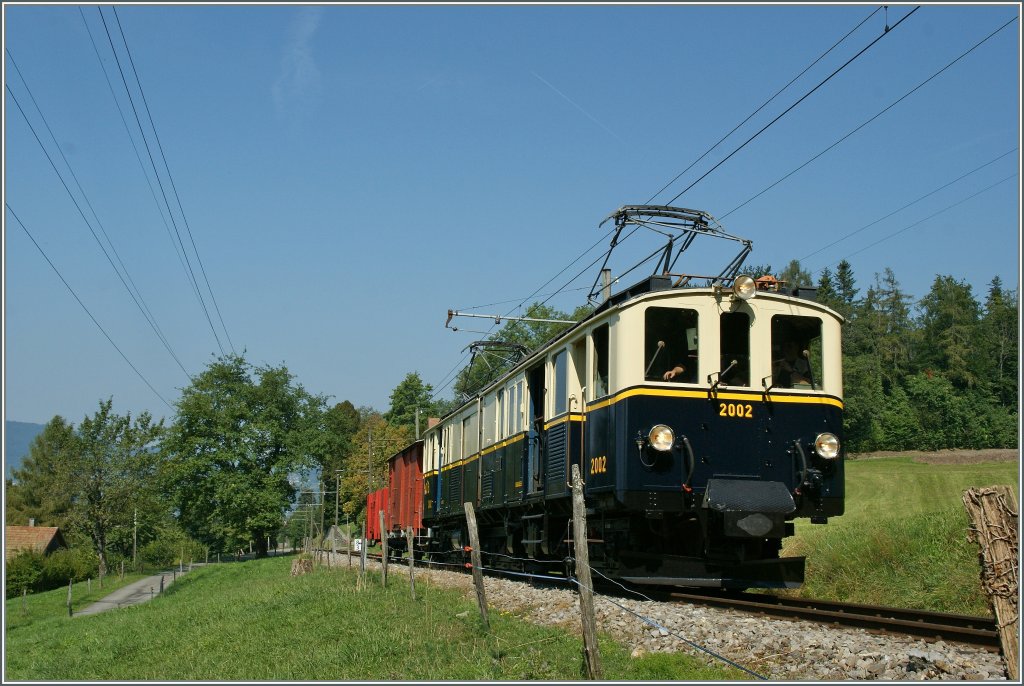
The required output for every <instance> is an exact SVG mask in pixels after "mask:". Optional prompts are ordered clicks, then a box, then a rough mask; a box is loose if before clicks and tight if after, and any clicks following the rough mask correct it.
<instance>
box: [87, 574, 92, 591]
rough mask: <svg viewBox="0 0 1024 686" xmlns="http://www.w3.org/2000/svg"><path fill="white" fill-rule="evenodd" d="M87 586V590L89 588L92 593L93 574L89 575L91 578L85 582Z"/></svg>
mask: <svg viewBox="0 0 1024 686" xmlns="http://www.w3.org/2000/svg"><path fill="white" fill-rule="evenodd" d="M85 587H86V590H87V591H88V592H89V593H92V577H91V576H90V577H89V579H88V580H87V581H86V582H85Z"/></svg>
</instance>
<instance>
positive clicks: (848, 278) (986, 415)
mask: <svg viewBox="0 0 1024 686" xmlns="http://www.w3.org/2000/svg"><path fill="white" fill-rule="evenodd" d="M744 271H745V272H746V273H752V274H753V275H755V276H758V275H760V274H765V273H771V271H772V270H771V268H770V266H767V265H759V266H751V267H748V268H746V269H744ZM780 278H781V279H782V280H783V281H784V282H786V283H788V285H790V286H806V285H812V283H813V280H812V277H811V275H810V274H809V273H807V272H806V271H805V270H803V269H802V268H801V266H800V264H799V262H797V261H793V262H790V263H789V264H788V265H787V267H786V268H785V269H784V270H783V271H782V273H781V274H780ZM816 286H817V299H818V301H820V302H822V303H823V304H825V305H827V306H829V307H831V308H832V309H834V310H836V311H837V312H838V313H839V314H841V315H842V316H843V317H844V318H845V323H844V325H843V329H842V337H843V338H842V349H843V366H844V402H845V408H846V413H845V441H846V446H847V449H848V450H849V451H851V452H866V451H876V450H908V449H923V450H935V449H942V448H997V447H1017V426H1018V416H1017V398H1018V388H1017V378H1018V362H1019V354H1018V321H1019V312H1018V304H1017V293H1016V292H1015V291H1012V290H1007V289H1005V288H1004V286H1003V284H1002V283H1001V281H1000V279H999V278H998V277H996V278H994V279H993V280H992V281H991V282H990V283H989V284H988V287H987V290H986V291H985V294H984V301H979V300H978V298H977V296H976V295H975V293H974V291H973V288H972V286H971V285H970V284H968V283H965V282H963V281H960V280H957V279H955V278H954V277H952V276H948V275H938V276H936V277H935V280H934V282H933V284H932V287H931V289H930V290H929V292H928V293H927V294H926V295H925V296H924V297H922V298H921V299H920V300H917V301H915V300H914V299H913V298H912V297H911V296H910V295H909V294H908V293H906V292H904V291H903V290H902V288H901V286H900V284H899V282H898V280H897V278H896V275H895V274H894V272H893V271H892V270H891V269H886V270H885V271H884V272H883V273H882V274H881V275H877V274H876V275H875V278H874V281H873V283H871V284H870V285H869V286H867V287H866V288H862V287H861V286H859V285H858V284H857V282H856V279H855V278H854V274H853V270H852V267H851V266H850V264H849V263H848V262H845V261H844V262H841V263H839V264H838V265H837V269H836V271H835V272H833V271H831V270H830V269H824V270H822V272H821V274H820V276H819V279H818V281H817V283H816ZM588 313H589V308H586V307H581V308H579V309H577V310H576V311H574V312H572V313H563V312H559V311H558V310H555V309H553V308H551V307H549V306H546V305H543V304H540V303H535V304H534V305H533V306H531V307H530V308H529V309H528V310H527V313H526V315H525V316H529V317H532V318H537V319H574V320H579V319H581V318H582V317H584V316H586V315H587V314H588ZM567 326H569V325H567V324H557V323H549V322H522V321H510V322H507V323H506V324H505V325H504V326H503V327H502V328H501V329H499V330H498V331H497V332H495V333H494V334H493V335H491V336H490V337H489V340H491V341H503V342H505V343H513V344H516V345H518V346H522V347H521V348H519V350H522V349H535V348H537V347H538V346H540V345H543V344H544V343H545V342H546V341H547V340H549V339H550V338H551V337H552V336H555V335H557V334H558V333H560V332H561V331H562V330H564V329H565V327H567ZM515 349H516V348H515V347H514V346H510V347H506V348H503V349H501V351H500V352H497V353H495V349H494V348H490V349H488V348H481V352H480V354H478V355H476V356H474V358H473V360H472V362H471V364H469V365H467V367H466V368H464V369H463V370H462V371H461V372H460V374H459V375H458V377H457V378H456V380H455V382H454V385H453V394H452V395H453V397H451V398H450V399H436V398H435V397H434V396H435V395H436V393H434V389H433V388H432V387H431V386H430V385H429V384H426V383H424V382H423V380H422V378H421V377H420V375H419V373H418V372H410V373H408V374H407V375H406V377H405V378H404V379H403V380H402V381H401V382H400V383H399V384H398V386H396V387H395V389H394V390H393V391H392V393H391V397H390V406H389V409H388V410H387V411H386V412H380V411H378V410H375V409H373V408H370V407H356V406H355V405H354V404H353V403H352V402H350V401H348V400H345V401H342V402H340V403H336V404H334V405H330V404H329V403H328V401H327V397H326V396H322V395H316V394H311V393H309V392H308V391H306V390H305V388H303V386H302V385H301V384H300V383H298V382H297V381H296V379H295V378H294V376H293V375H292V374H291V373H290V372H289V371H288V369H287V367H286V366H284V365H283V364H282V365H280V366H268V365H265V366H260V367H255V366H253V365H252V364H251V363H249V362H248V361H246V359H245V357H244V356H243V355H226V356H223V357H220V358H217V359H216V360H215V361H213V362H211V363H210V364H209V365H208V366H207V368H206V369H204V370H203V372H202V373H200V374H199V375H197V376H196V377H194V378H193V379H192V382H191V383H190V384H189V386H188V387H186V388H185V389H184V390H183V391H182V394H181V396H180V398H179V399H178V401H177V403H176V407H175V414H174V416H173V418H172V419H171V421H170V423H169V424H167V425H165V423H164V422H163V421H159V422H155V421H153V419H152V417H151V416H150V415H149V414H148V413H142V414H140V415H139V416H137V417H134V418H133V417H132V416H131V415H130V414H129V415H124V416H121V415H118V414H117V413H116V412H114V411H113V400H112V399H110V398H108V399H105V400H101V401H100V402H99V407H98V409H97V410H96V412H95V413H93V414H92V415H91V416H88V417H85V418H83V420H82V421H81V422H80V423H79V424H78V425H77V426H76V425H74V424H71V423H69V422H67V421H66V420H65V419H64V418H62V417H59V416H57V417H54V418H53V419H52V420H51V421H50V422H49V423H48V424H47V425H46V427H45V428H44V430H43V432H42V433H41V434H40V435H39V436H37V437H36V439H35V441H34V442H33V444H32V446H31V448H30V452H29V455H28V456H27V457H26V458H25V460H24V461H23V463H22V465H21V467H20V468H19V469H17V470H15V472H14V474H13V479H9V480H7V482H6V484H5V486H6V513H5V515H6V521H7V523H8V524H27V523H28V520H29V519H30V518H31V519H34V520H35V521H36V522H37V524H39V525H40V526H60V527H61V529H62V530H63V532H64V535H65V538H66V539H67V540H68V541H69V543H70V544H71V547H72V550H73V554H70V555H64V556H58V558H60V559H62V560H63V561H62V562H60V564H62V565H64V566H62V567H59V571H52V570H51V571H49V572H47V573H45V574H44V573H42V572H40V573H35V572H33V571H32V570H31V569H30V570H28V571H27V572H25V573H24V574H21V573H20V572H19V574H18V575H16V576H17V578H19V579H21V581H20V582H19V583H21V584H22V585H25V586H27V587H32V588H39V587H41V586H43V585H46V584H47V583H66V581H67V578H63V579H62V578H61V577H62V576H75V577H78V578H82V577H84V575H86V574H89V575H93V574H105V573H107V572H108V571H109V570H112V569H113V568H115V567H117V566H118V565H119V564H120V563H122V562H127V563H128V564H129V565H132V566H138V565H139V563H140V562H148V563H149V564H154V565H157V564H170V563H171V562H172V561H173V560H174V559H177V558H179V557H182V556H184V555H185V553H186V550H187V551H188V555H189V557H190V558H191V559H198V558H200V557H201V556H204V555H208V554H210V553H222V554H223V553H229V554H230V553H232V552H236V551H248V550H249V549H250V547H251V548H252V550H253V551H254V552H255V553H256V554H257V555H265V554H266V553H267V552H268V550H269V549H270V548H272V547H274V546H276V545H278V544H280V543H283V542H284V541H285V540H288V541H292V542H294V541H301V540H302V539H303V538H304V537H305V536H306V535H308V534H309V532H310V531H315V532H316V533H317V534H319V535H322V533H323V531H324V529H326V527H327V526H329V525H330V524H333V523H334V521H335V517H337V519H338V522H339V523H343V522H349V523H357V522H360V521H362V520H363V519H364V518H365V513H364V510H365V507H366V494H367V493H368V492H369V491H372V490H375V489H377V488H381V487H383V486H384V485H386V479H387V460H388V458H389V457H390V456H391V455H393V454H395V453H396V452H397V451H399V450H401V449H402V448H404V447H405V446H407V445H409V444H410V443H411V442H412V441H413V440H414V439H415V437H416V426H417V422H418V423H419V428H420V430H421V431H422V430H424V429H425V428H426V426H427V421H428V418H430V417H441V416H443V415H444V414H446V413H448V412H449V411H451V410H453V409H455V407H457V406H458V405H460V404H461V403H462V402H464V401H465V400H467V399H469V398H471V397H473V395H474V394H475V393H476V392H477V391H479V390H480V389H481V388H483V387H484V386H485V385H486V384H487V383H489V382H490V381H492V380H494V379H496V378H497V377H498V376H500V375H501V374H502V373H503V372H504V371H506V370H508V369H510V368H511V367H512V366H513V365H514V364H515V362H516V361H517V359H518V358H517V355H516V354H515V352H514V351H515ZM82 551H87V553H86V554H84V556H83V553H82ZM64 558H66V559H64ZM25 559H26V560H27V559H28V558H25ZM83 560H86V562H88V560H91V563H86V562H83ZM40 564H41V563H40ZM54 564H57V563H54ZM36 571H39V570H36ZM10 578H11V577H10V575H9V579H8V581H10ZM46 579H50V580H51V581H50V582H47V581H46ZM26 580H27V581H26ZM54 580H56V581H55V582H54ZM11 590H12V589H11V584H10V583H8V592H9V593H10V592H11ZM17 592H20V589H18V590H17Z"/></svg>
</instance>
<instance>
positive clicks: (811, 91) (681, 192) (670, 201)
mask: <svg viewBox="0 0 1024 686" xmlns="http://www.w3.org/2000/svg"><path fill="white" fill-rule="evenodd" d="M919 9H921V6H920V5H918V6H917V7H915V8H914V9H912V10H910V11H909V12H907V13H906V14H905V15H903V17H901V18H900V20H899V21H898V22H896V23H895V24H893V25H892V26H890V27H887V28H886V30H885V31H883V32H882V33H881V35H879V36H878V38H876V39H874V40H873V41H871V42H870V43H868V44H867V45H866V46H864V47H863V48H862V49H861V51H860V52H858V53H857V54H856V55H854V56H853V57H851V58H850V59H848V60H846V62H844V63H843V65H842V66H841V67H839V68H838V69H836V70H835V71H834V72H832V73H831V74H829V75H828V76H827V77H825V79H824V80H822V81H821V82H820V83H819V84H818V85H817V86H815V87H814V88H812V89H811V90H809V91H807V92H806V93H805V94H804V95H803V96H801V97H800V99H799V100H797V101H796V102H794V103H793V104H792V105H790V106H789V107H787V108H786V109H785V111H783V112H782V114H780V115H779V116H777V117H775V119H772V120H771V121H770V122H768V123H767V124H765V125H764V126H763V127H761V130H760V131H758V132H757V133H755V134H754V135H753V136H751V137H750V138H748V139H747V140H745V141H744V142H743V143H742V144H741V145H740V146H739V147H738V148H736V149H735V150H733V151H732V152H731V153H729V154H728V155H726V156H725V157H724V158H723V159H722V160H721V161H720V162H719V163H718V164H716V165H715V166H713V167H712V168H711V169H709V170H707V171H706V172H704V174H703V175H702V176H701V177H700V178H698V179H697V180H696V181H694V182H693V183H691V184H690V185H689V186H687V187H686V188H684V189H683V190H681V191H680V192H679V193H678V194H677V195H676V196H675V197H674V198H672V199H671V200H669V201H668V203H667V204H668V205H671V204H672V203H674V202H675V201H676V200H678V199H679V197H680V196H682V195H683V194H684V193H686V191H688V190H690V189H691V188H693V187H694V186H696V185H697V184H698V183H700V182H701V181H702V180H704V178H705V177H707V175H708V174H710V173H711V172H713V171H715V170H716V169H718V168H719V167H721V166H722V165H723V164H725V163H726V162H727V161H728V160H729V159H730V158H731V157H732V156H733V155H735V154H736V153H738V152H739V151H740V150H742V149H743V148H745V147H747V144H748V143H750V142H751V141H752V140H754V139H755V138H757V137H758V136H760V135H761V134H762V133H764V132H765V131H767V130H768V128H769V127H770V126H772V125H773V124H774V123H775V122H777V121H778V120H780V119H782V118H783V117H784V116H786V115H787V114H789V113H790V111H792V110H793V108H794V107H796V106H797V105H799V104H800V103H802V102H803V101H804V100H806V99H807V98H809V97H810V96H811V94H813V93H814V92H815V91H817V90H818V89H819V88H821V87H822V86H824V85H825V84H826V83H828V82H829V81H830V80H831V79H832V77H833V76H835V75H836V74H838V73H839V72H841V71H842V70H843V69H846V67H848V66H849V65H850V64H851V63H852V62H853V61H854V60H855V59H857V58H858V57H860V56H861V55H863V54H864V53H865V52H867V51H868V50H869V49H870V48H871V47H872V46H873V45H875V43H877V42H878V41H880V40H882V39H883V38H885V37H886V36H888V35H889V32H890V31H892V30H893V29H895V28H896V27H897V26H899V25H900V24H902V23H903V22H904V21H906V20H907V18H908V17H910V15H912V14H913V13H914V12H916V11H918V10H919Z"/></svg>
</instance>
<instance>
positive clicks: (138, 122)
mask: <svg viewBox="0 0 1024 686" xmlns="http://www.w3.org/2000/svg"><path fill="white" fill-rule="evenodd" d="M96 11H97V12H99V15H100V20H101V21H102V22H103V29H104V31H105V32H106V34H107V41H108V42H109V43H110V50H111V51H112V52H113V53H114V61H115V63H116V64H117V70H118V72H119V73H120V74H121V82H122V83H123V84H124V88H125V92H127V94H128V102H129V103H130V104H131V106H132V112H133V113H134V115H135V123H136V125H137V126H138V127H139V131H140V133H141V134H142V142H143V144H144V145H145V146H146V153H147V155H148V156H149V163H150V164H151V165H152V166H153V171H154V174H155V176H156V181H157V185H158V186H160V194H161V195H162V196H163V199H164V204H165V205H166V206H167V212H168V215H169V216H170V218H171V224H172V225H173V226H174V233H175V235H177V237H178V242H179V243H180V244H181V249H182V252H184V253H185V263H186V264H187V265H188V271H189V275H190V277H191V279H192V282H193V285H194V286H195V288H196V294H197V295H198V296H199V305H200V307H201V308H202V310H203V313H204V314H205V315H206V321H207V323H208V324H209V325H210V330H211V331H212V332H213V338H214V340H216V342H217V348H218V349H219V350H220V353H221V355H223V354H224V346H223V345H221V342H220V336H218V335H217V329H216V327H214V325H213V319H211V318H210V311H209V309H207V307H206V302H205V301H204V300H203V296H202V293H201V292H200V290H199V281H198V280H197V279H196V275H195V272H194V271H193V269H192V264H191V261H190V260H189V259H188V253H187V251H185V243H184V241H182V239H181V232H180V231H179V230H178V223H177V222H176V221H175V220H174V213H173V212H172V211H171V204H170V202H169V201H168V199H167V191H166V189H165V188H164V183H163V180H162V179H161V178H160V173H159V171H158V169H157V166H156V161H155V160H154V159H153V151H152V149H151V148H150V146H149V141H148V140H147V138H146V133H145V130H144V129H143V128H142V120H141V119H140V118H139V111H138V109H137V108H136V107H135V99H134V98H133V97H132V93H131V88H129V87H128V79H127V77H125V75H124V69H123V68H122V66H121V58H120V57H119V56H118V54H117V49H116V48H115V47H114V38H113V36H111V35H110V27H109V26H107V19H106V17H104V16H103V10H102V9H100V8H99V7H97V8H96Z"/></svg>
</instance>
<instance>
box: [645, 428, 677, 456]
mask: <svg viewBox="0 0 1024 686" xmlns="http://www.w3.org/2000/svg"><path fill="white" fill-rule="evenodd" d="M647 440H648V441H649V442H650V444H651V447H652V448H654V449H655V450H660V451H661V452H665V451H667V450H671V449H672V444H673V443H675V440H676V435H675V433H674V432H673V431H672V429H671V428H669V427H667V426H665V425H664V424H656V425H654V426H653V427H652V428H651V431H650V433H648V434H647Z"/></svg>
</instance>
